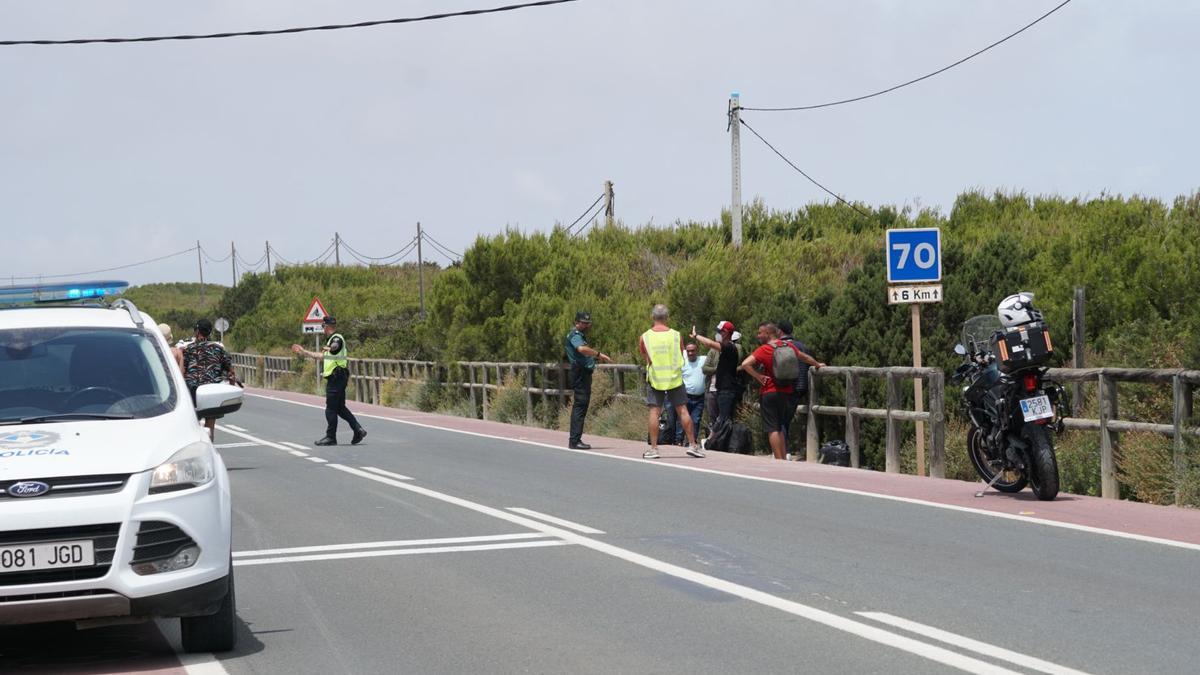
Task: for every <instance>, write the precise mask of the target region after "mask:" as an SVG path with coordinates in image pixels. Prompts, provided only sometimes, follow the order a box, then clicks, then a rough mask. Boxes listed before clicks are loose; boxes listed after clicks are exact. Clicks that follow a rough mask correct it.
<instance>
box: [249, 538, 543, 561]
mask: <svg viewBox="0 0 1200 675" xmlns="http://www.w3.org/2000/svg"><path fill="white" fill-rule="evenodd" d="M545 536H546V535H545V534H543V533H541V532H519V533H516V534H485V535H479V536H474V537H441V538H438V539H400V540H396V541H365V542H361V543H357V544H327V545H324V546H298V547H295V548H266V549H262V550H259V551H235V552H234V554H233V557H234V558H251V557H255V556H263V555H289V554H295V553H320V552H326V551H352V550H354V549H360V548H397V547H403V546H442V545H446V544H479V543H482V542H486V541H515V540H518V539H540V538H542V537H545Z"/></svg>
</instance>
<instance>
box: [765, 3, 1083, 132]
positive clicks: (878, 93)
mask: <svg viewBox="0 0 1200 675" xmlns="http://www.w3.org/2000/svg"><path fill="white" fill-rule="evenodd" d="M1070 3H1071V0H1063V2H1061V3H1059V4H1058V5H1056V6H1055V7H1054V9H1051V10H1050V11H1049V12H1046V13H1045V14H1043V15H1041V16H1039V17H1038V18H1036V19H1034V20H1033V21H1031V22H1029V23H1027V24H1025V25H1024V26H1022V27H1021V28H1020V29H1018V30H1017V31H1015V32H1013V33H1009V34H1008V35H1006V36H1004V37H1003V38H1001V39H999V40H997V41H995V42H993V43H992V44H990V45H988V46H986V47H984V48H983V49H980V50H979V51H977V52H974V53H972V54H969V55H967V56H964V57H963V58H961V59H959V60H957V61H955V62H954V63H951V64H950V65H948V66H943V67H941V68H938V69H937V70H935V71H933V72H932V73H927V74H925V75H922V76H920V77H917V78H913V79H911V80H909V81H907V82H901V83H900V84H897V85H893V86H891V87H888V88H887V89H880V90H879V91H874V92H871V93H869V94H863V95H862V96H855V97H853V98H844V99H840V100H837V101H829V102H827V103H815V104H812V105H797V106H787V107H776V108H742V110H757V111H759V112H786V111H796V110H816V109H818V108H829V107H832V106H835V105H845V104H847V103H856V102H858V101H865V100H867V99H869V98H875V97H876V96H882V95H884V94H889V93H891V92H893V91H896V90H897V89H903V88H904V87H907V86H909V85H913V84H916V83H918V82H921V81H923V80H928V79H929V78H931V77H933V76H935V75H941V74H942V73H944V72H946V71H947V70H950V69H951V68H954V67H955V66H959V65H962V64H964V63H966V62H967V61H970V60H971V59H973V58H975V57H976V56H979V55H980V54H982V53H984V52H986V51H988V50H990V49H992V48H993V47H999V46H1000V45H1002V44H1004V43H1005V42H1008V41H1009V40H1011V39H1013V38H1015V37H1016V36H1018V35H1020V34H1021V33H1024V32H1025V31H1027V30H1029V29H1030V28H1033V27H1034V26H1036V25H1037V24H1038V23H1040V22H1041V21H1042V20H1043V19H1045V18H1047V17H1049V16H1050V15H1051V14H1053V13H1055V12H1057V11H1058V10H1060V9H1062V8H1063V7H1066V6H1067V5H1068V4H1070Z"/></svg>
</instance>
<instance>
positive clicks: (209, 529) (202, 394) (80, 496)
mask: <svg viewBox="0 0 1200 675" xmlns="http://www.w3.org/2000/svg"><path fill="white" fill-rule="evenodd" d="M126 286H127V284H125V283H124V282H99V283H97V284H88V285H82V286H61V285H56V286H41V287H35V288H11V287H10V288H0V306H3V307H4V308H0V625H6V624H7V625H13V624H30V623H41V622H49V621H76V622H78V623H77V625H79V626H82V627H89V626H96V625H104V624H106V623H112V622H125V621H129V620H130V619H131V618H135V619H136V618H147V619H149V618H156V617H181V634H182V638H183V646H184V648H185V649H187V650H188V651H204V652H210V651H225V650H229V649H232V648H233V646H234V643H235V641H236V636H237V632H236V617H235V608H234V590H233V566H232V563H231V555H230V533H231V514H232V511H231V505H230V493H229V478H228V476H227V474H226V471H225V465H224V463H223V462H222V461H221V456H220V455H219V454H218V453H217V452H216V451H215V450H214V448H213V445H212V443H211V442H210V441H209V438H208V434H207V432H206V431H205V430H204V429H203V428H202V427H201V426H200V425H199V424H198V423H197V421H196V418H197V412H198V411H199V412H200V413H203V414H204V416H209V417H212V416H220V415H223V414H227V413H230V412H233V411H235V410H237V409H238V408H240V407H241V404H242V393H241V390H240V389H239V388H238V387H236V386H232V385H226V384H213V385H205V386H202V387H200V388H199V390H198V391H197V395H196V406H195V407H193V405H192V400H191V398H190V396H189V393H188V390H187V388H186V385H185V384H184V380H183V374H182V373H180V372H179V369H178V367H177V366H175V365H174V363H175V362H174V359H173V358H172V357H171V354H170V352H169V348H168V346H167V344H166V342H165V340H164V339H163V337H162V335H161V334H160V333H159V332H158V329H157V327H156V325H155V324H154V322H153V321H152V320H151V319H150V318H149V317H148V316H145V315H143V314H141V313H139V312H138V310H137V308H136V307H134V306H133V305H132V304H131V303H129V302H127V301H125V300H118V301H116V302H114V303H112V304H111V305H110V306H105V305H104V304H100V303H97V300H100V301H102V300H103V298H104V297H105V296H110V295H116V294H118V293H120V292H121V291H122V290H124V288H125V287H126ZM62 301H83V302H89V301H90V302H92V303H94V304H92V305H90V306H87V305H85V306H78V305H66V306H64V305H62ZM47 303H57V304H50V305H49V306H47ZM11 305H18V306H16V307H11Z"/></svg>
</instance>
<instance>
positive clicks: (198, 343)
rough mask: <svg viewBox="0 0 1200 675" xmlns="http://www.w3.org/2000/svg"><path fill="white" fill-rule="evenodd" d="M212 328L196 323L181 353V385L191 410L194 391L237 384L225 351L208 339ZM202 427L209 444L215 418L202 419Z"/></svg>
mask: <svg viewBox="0 0 1200 675" xmlns="http://www.w3.org/2000/svg"><path fill="white" fill-rule="evenodd" d="M212 328H213V325H212V322H211V321H209V320H208V319H200V320H199V321H197V322H196V325H195V326H194V327H193V329H192V330H193V331H194V333H193V339H192V341H191V342H190V343H189V344H188V346H186V347H184V348H183V349H182V350H181V352H182V368H183V381H184V383H185V384H187V388H188V393H189V394H191V396H192V405H193V406H194V405H196V390H197V389H199V388H200V386H201V385H205V384H217V383H220V382H230V383H236V382H237V376H236V375H234V372H233V359H231V358H230V357H229V353H228V352H226V351H225V347H224V345H222V344H221V343H220V342H213V341H211V340H209V339H208V338H209V337H210V336H211V335H212ZM204 426H205V428H207V429H208V438H209V440H213V439H214V438H215V433H216V432H215V429H216V426H217V418H215V417H206V418H204Z"/></svg>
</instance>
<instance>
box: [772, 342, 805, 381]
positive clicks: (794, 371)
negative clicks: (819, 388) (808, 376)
mask: <svg viewBox="0 0 1200 675" xmlns="http://www.w3.org/2000/svg"><path fill="white" fill-rule="evenodd" d="M774 344H775V350H774V352H773V354H772V356H771V378H772V379H774V380H775V383H776V384H778V385H779V386H782V387H794V386H796V382H798V381H799V380H800V357H799V356H798V355H797V352H799V351H800V350H799V348H798V347H796V346H795V345H793V344H792V343H790V342H783V341H780V340H776V341H775V343H774Z"/></svg>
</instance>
